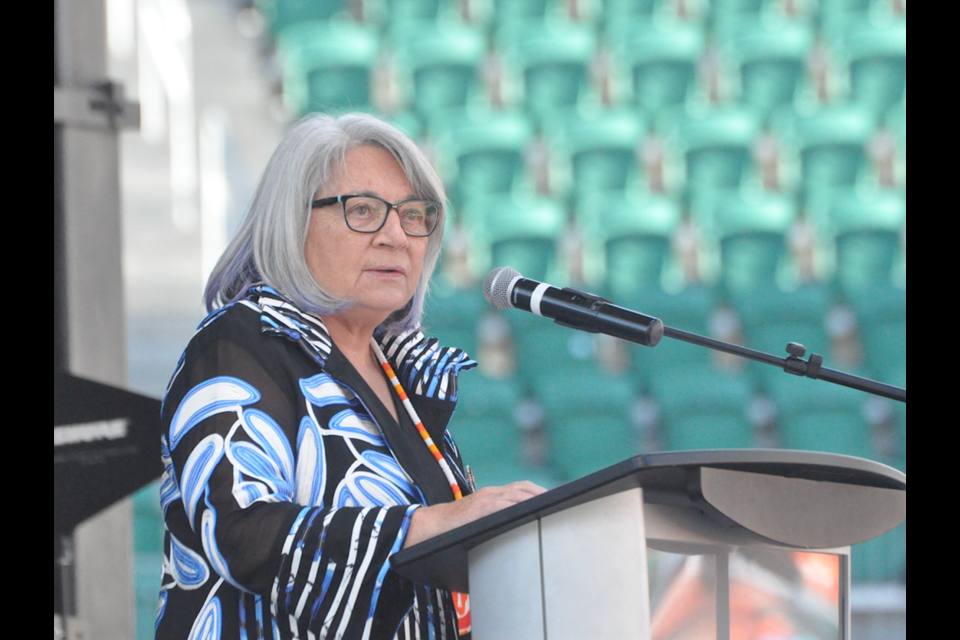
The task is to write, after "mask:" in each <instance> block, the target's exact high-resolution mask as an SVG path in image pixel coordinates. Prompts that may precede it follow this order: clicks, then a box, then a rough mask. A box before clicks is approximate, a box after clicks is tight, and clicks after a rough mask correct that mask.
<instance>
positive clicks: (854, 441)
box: [767, 365, 874, 459]
mask: <svg viewBox="0 0 960 640" xmlns="http://www.w3.org/2000/svg"><path fill="white" fill-rule="evenodd" d="M828 366H829V365H828ZM767 390H768V391H769V393H770V396H771V398H772V399H773V401H774V402H775V403H776V405H777V407H778V409H779V415H780V418H779V423H778V431H779V435H780V445H781V446H782V447H783V448H786V449H799V450H804V451H823V452H826V453H840V454H845V455H851V456H857V457H860V458H868V459H872V458H873V457H874V456H873V442H872V440H871V433H870V425H869V424H868V423H867V421H866V419H865V418H864V415H863V405H864V402H865V401H866V398H867V395H866V394H865V393H863V392H862V391H856V390H854V389H847V388H845V387H840V386H837V385H835V384H831V383H829V382H825V381H822V380H810V379H808V378H798V377H795V376H791V375H788V374H786V373H784V374H783V375H781V376H778V377H775V378H770V379H769V380H768V381H767Z"/></svg>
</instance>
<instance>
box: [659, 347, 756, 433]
mask: <svg viewBox="0 0 960 640" xmlns="http://www.w3.org/2000/svg"><path fill="white" fill-rule="evenodd" d="M658 348H659V347H658ZM650 395H651V397H652V398H653V399H654V400H656V401H657V402H658V403H659V405H660V411H661V422H662V424H663V444H664V449H665V450H668V451H687V450H700V449H741V448H750V447H754V446H756V435H755V433H754V428H753V426H752V425H751V424H750V421H749V419H748V417H747V405H748V403H749V402H750V399H751V398H752V396H753V386H752V383H751V382H750V380H749V379H748V378H746V377H745V376H742V375H737V374H729V373H723V372H719V371H716V370H714V369H712V368H710V367H707V366H697V367H689V368H673V369H664V370H660V371H658V372H657V373H656V375H655V376H654V377H653V378H652V380H651V382H650Z"/></svg>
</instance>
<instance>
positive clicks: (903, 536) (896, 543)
mask: <svg viewBox="0 0 960 640" xmlns="http://www.w3.org/2000/svg"><path fill="white" fill-rule="evenodd" d="M851 564H852V565H853V579H854V581H855V582H859V583H863V582H868V583H879V582H892V581H896V580H899V579H900V578H901V576H902V575H903V572H904V571H906V568H907V525H906V523H904V524H902V525H900V526H899V527H897V528H896V529H894V530H893V531H889V532H887V533H885V534H883V535H882V536H880V537H879V538H874V539H873V540H869V541H867V542H864V543H862V544H858V545H854V547H853V549H852V560H851Z"/></svg>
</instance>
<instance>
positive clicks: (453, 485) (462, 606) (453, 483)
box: [371, 340, 473, 636]
mask: <svg viewBox="0 0 960 640" xmlns="http://www.w3.org/2000/svg"><path fill="white" fill-rule="evenodd" d="M371 344H372V345H373V352H374V353H375V354H376V356H377V360H379V361H380V366H381V367H383V370H384V372H385V373H386V374H387V378H389V380H390V384H392V385H393V388H394V389H396V390H397V395H398V396H400V400H401V401H403V407H404V409H406V410H407V413H408V414H409V415H410V418H411V419H412V420H413V423H414V424H415V425H417V432H419V433H420V437H421V438H423V442H424V443H425V444H426V445H427V448H428V449H430V453H432V454H433V457H434V458H436V460H437V463H438V464H439V465H440V468H441V469H442V470H443V475H444V476H446V478H447V482H449V483H450V489H452V490H453V498H454V500H462V499H463V491H462V490H461V489H460V483H459V482H457V479H456V477H454V475H453V470H452V469H450V464H449V463H448V462H447V460H446V458H444V457H443V454H442V453H441V452H440V448H439V447H438V446H437V445H436V443H435V442H434V441H433V438H431V437H430V433H429V432H427V428H426V427H425V426H424V425H423V420H421V419H420V416H419V415H417V410H416V409H414V408H413V403H412V402H410V398H409V396H407V392H406V391H405V390H404V388H403V385H402V384H400V379H399V378H397V374H396V373H394V371H393V367H391V366H390V363H389V362H387V358H386V356H384V355H383V351H382V350H381V349H380V345H379V344H377V341H376V340H373V341H371ZM452 595H453V602H454V605H455V607H456V610H457V622H458V626H459V627H460V635H461V636H465V635H467V634H468V633H470V632H471V630H472V626H473V625H472V620H471V615H470V596H469V595H467V594H465V593H454V594H452Z"/></svg>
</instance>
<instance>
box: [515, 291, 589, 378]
mask: <svg viewBox="0 0 960 640" xmlns="http://www.w3.org/2000/svg"><path fill="white" fill-rule="evenodd" d="M506 317H507V322H508V323H509V324H510V328H511V332H512V335H513V344H514V347H515V349H516V351H515V353H516V362H517V377H518V378H519V379H520V380H521V381H522V383H523V384H524V385H525V386H526V388H529V389H532V388H533V387H534V386H535V385H536V384H537V383H538V381H539V380H540V378H541V377H543V376H544V375H545V373H544V372H548V373H547V374H546V375H549V374H550V373H554V372H557V371H560V372H563V374H564V375H569V376H571V377H576V376H578V375H580V376H588V375H592V374H593V373H594V372H595V371H596V369H597V341H596V336H594V335H593V334H589V333H584V332H581V331H576V330H574V329H570V328H568V327H562V326H560V325H558V324H555V323H553V322H552V321H550V320H547V319H544V318H540V317H538V316H536V315H534V314H531V313H526V312H523V311H517V310H514V311H511V312H508V313H507V316H506Z"/></svg>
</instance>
